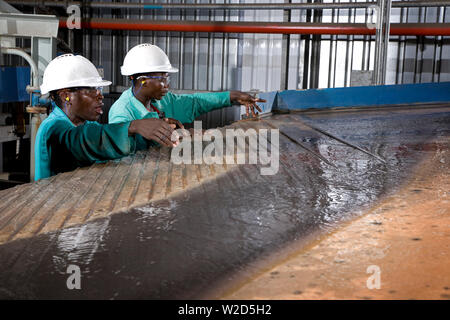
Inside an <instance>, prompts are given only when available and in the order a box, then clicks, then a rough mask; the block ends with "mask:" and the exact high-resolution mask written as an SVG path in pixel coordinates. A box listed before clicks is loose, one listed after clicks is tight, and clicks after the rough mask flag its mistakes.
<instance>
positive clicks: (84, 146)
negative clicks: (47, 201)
mask: <svg viewBox="0 0 450 320" xmlns="http://www.w3.org/2000/svg"><path fill="white" fill-rule="evenodd" d="M129 126H130V122H129V121H128V122H126V123H120V124H106V125H101V124H99V123H98V122H92V121H86V122H85V123H84V124H82V125H80V126H75V125H74V124H73V123H72V122H71V121H70V120H69V118H68V117H67V116H66V114H65V113H64V112H63V111H62V110H61V109H60V108H58V107H56V106H55V107H54V110H53V111H52V112H51V113H50V115H49V116H48V117H47V118H46V119H45V120H44V121H43V122H42V124H41V125H40V126H39V130H38V132H37V135H36V142H35V175H34V179H35V180H39V179H43V178H47V177H50V176H52V175H55V174H57V173H60V172H65V171H71V170H74V169H76V168H78V167H82V166H88V165H91V164H93V163H95V162H101V161H105V160H111V159H117V158H121V157H124V156H127V155H128V154H130V153H132V152H134V151H135V149H136V142H135V138H134V137H130V136H128V127H129Z"/></svg>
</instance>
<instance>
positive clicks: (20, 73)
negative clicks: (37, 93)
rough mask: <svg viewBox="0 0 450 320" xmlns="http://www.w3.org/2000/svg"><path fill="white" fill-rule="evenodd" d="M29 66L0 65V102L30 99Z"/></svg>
mask: <svg viewBox="0 0 450 320" xmlns="http://www.w3.org/2000/svg"><path fill="white" fill-rule="evenodd" d="M29 84H30V67H0V103H4V102H21V101H28V100H30V94H29V93H27V91H26V87H27V85H29Z"/></svg>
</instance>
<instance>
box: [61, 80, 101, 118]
mask: <svg viewBox="0 0 450 320" xmlns="http://www.w3.org/2000/svg"><path fill="white" fill-rule="evenodd" d="M69 96H70V110H69V113H70V116H71V118H73V119H71V120H72V122H74V123H75V122H84V121H86V120H88V121H96V120H98V118H99V117H100V115H101V114H102V113H103V109H102V107H103V95H102V93H101V90H100V89H97V88H79V89H77V90H75V91H72V92H70V93H69ZM74 120H75V121H74ZM75 124H78V123H75Z"/></svg>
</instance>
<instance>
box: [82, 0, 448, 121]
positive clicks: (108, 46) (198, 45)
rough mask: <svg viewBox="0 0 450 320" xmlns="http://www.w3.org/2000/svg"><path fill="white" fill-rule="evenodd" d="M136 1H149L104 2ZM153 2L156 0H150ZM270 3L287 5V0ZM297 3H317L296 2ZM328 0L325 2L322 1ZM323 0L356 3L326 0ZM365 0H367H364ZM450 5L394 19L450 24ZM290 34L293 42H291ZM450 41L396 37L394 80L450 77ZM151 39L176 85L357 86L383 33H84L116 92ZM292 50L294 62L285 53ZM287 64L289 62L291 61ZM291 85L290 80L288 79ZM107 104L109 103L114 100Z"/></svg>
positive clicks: (318, 15) (318, 17) (343, 17)
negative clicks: (138, 49) (129, 55)
mask: <svg viewBox="0 0 450 320" xmlns="http://www.w3.org/2000/svg"><path fill="white" fill-rule="evenodd" d="M104 2H122V3H123V2H130V3H131V2H134V3H138V2H141V3H143V2H144V1H143V0H141V1H139V0H128V1H111V0H110V1H104ZM145 2H146V3H149V2H150V1H149V0H145ZM154 2H155V3H161V2H168V3H186V4H194V3H254V2H255V1H249V0H243V1H239V0H230V1H226V0H225V1H215V0H198V1H194V0H186V1H183V0H181V1H170V0H168V1H164V0H155V1H154ZM264 2H272V3H285V2H288V1H284V0H272V1H267V0H264ZM291 2H292V3H299V2H312V1H306V0H293V1H291ZM315 2H322V1H315ZM323 2H330V3H337V2H356V1H352V0H350V1H349V0H347V1H338V0H324V1H323ZM358 2H366V1H361V0H358ZM449 9H450V7H447V8H445V7H440V8H393V9H392V12H391V21H392V22H450V12H449ZM369 12H370V11H369V10H366V9H341V10H323V12H320V11H305V10H291V14H290V18H288V17H287V16H286V14H285V12H284V11H283V10H245V11H243V10H242V11H237V10H185V11H181V10H170V11H168V10H135V9H133V10H131V9H115V10H111V9H89V10H88V12H84V14H85V15H87V16H89V17H103V18H126V19H142V20H152V19H158V20H159V19H161V20H172V21H178V20H208V21H288V20H289V19H290V21H293V22H308V21H316V22H320V21H322V22H357V23H358V22H359V23H360V22H367V21H370V19H371V16H370V15H369ZM287 39H288V40H289V41H287ZM449 41H450V38H449V37H415V36H393V37H391V42H390V46H389V56H388V66H387V83H388V84H394V83H398V84H400V83H418V82H437V81H449V80H450V64H449V59H450V43H449ZM142 42H150V43H153V44H156V45H158V46H160V47H161V48H162V49H163V50H164V51H166V53H167V54H168V55H169V58H170V60H171V62H172V64H173V65H175V66H177V67H179V68H180V72H179V73H178V74H176V75H174V77H173V78H172V79H173V80H172V81H171V87H172V89H173V90H188V91H191V90H207V91H222V90H231V89H237V90H244V91H247V90H252V89H256V90H260V91H272V90H280V89H307V88H317V87H319V88H328V87H343V86H349V85H350V83H351V74H352V70H370V69H373V65H374V51H375V36H345V35H344V36H342V35H333V36H328V35H324V36H309V35H290V36H283V35H269V34H222V33H214V34H212V33H180V32H151V31H111V30H104V31H98V30H83V54H84V55H85V56H86V57H88V58H89V59H91V60H92V61H93V62H94V63H95V64H97V65H99V66H102V67H103V68H104V70H105V78H107V79H110V80H112V81H113V84H114V85H115V86H113V87H112V90H113V91H121V90H123V87H127V86H129V85H130V83H129V81H128V80H127V79H126V78H125V77H122V76H121V74H120V66H121V64H122V61H123V57H124V55H125V53H126V52H127V51H128V50H129V49H131V48H132V47H133V46H134V45H136V44H138V43H142ZM287 48H289V59H287V61H288V62H287V63H285V61H286V59H285V55H286V52H287ZM286 64H287V66H286ZM284 81H286V82H287V84H285V82H284ZM106 102H107V104H108V103H109V101H108V100H107V101H106ZM238 115H239V111H238V110H237V108H229V109H226V110H225V111H224V110H220V111H215V112H213V113H212V114H209V115H208V116H205V117H203V118H202V119H203V120H206V121H207V122H208V124H207V126H208V127H209V126H215V125H224V124H225V123H227V122H229V121H230V120H233V119H237V117H238Z"/></svg>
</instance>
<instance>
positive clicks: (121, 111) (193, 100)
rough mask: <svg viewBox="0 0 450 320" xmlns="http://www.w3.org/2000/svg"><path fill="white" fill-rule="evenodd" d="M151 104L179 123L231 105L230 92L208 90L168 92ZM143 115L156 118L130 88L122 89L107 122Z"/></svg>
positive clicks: (135, 118) (136, 118) (132, 118)
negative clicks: (192, 92)
mask: <svg viewBox="0 0 450 320" xmlns="http://www.w3.org/2000/svg"><path fill="white" fill-rule="evenodd" d="M151 103H152V105H153V106H155V107H156V108H158V109H159V110H160V111H164V113H165V115H166V117H167V118H174V119H177V120H178V121H180V122H181V123H191V122H193V121H194V120H195V118H197V117H198V116H200V115H202V114H204V113H207V112H209V111H211V110H214V109H219V108H223V107H228V106H230V105H231V102H230V92H229V91H226V92H218V93H216V92H208V93H194V94H174V93H171V92H168V93H167V94H166V95H165V96H164V97H163V98H162V99H161V100H152V102H151ZM145 116H147V117H150V116H151V117H153V118H157V117H158V114H157V113H156V112H150V111H148V110H147V108H145V106H144V105H143V104H142V103H141V102H140V101H139V100H138V99H136V98H135V97H134V95H133V92H132V91H131V88H129V89H128V90H126V91H124V92H123V93H122V95H121V96H120V98H119V99H118V100H117V101H116V102H114V104H113V105H112V106H111V109H110V110H109V114H108V118H109V123H120V122H126V121H133V120H139V119H143V118H144V117H145Z"/></svg>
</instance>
